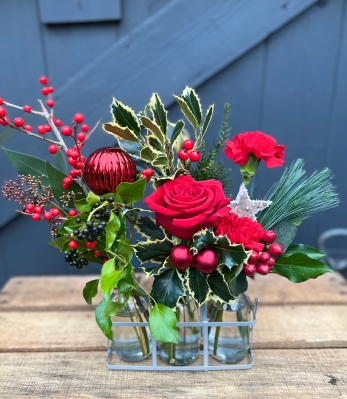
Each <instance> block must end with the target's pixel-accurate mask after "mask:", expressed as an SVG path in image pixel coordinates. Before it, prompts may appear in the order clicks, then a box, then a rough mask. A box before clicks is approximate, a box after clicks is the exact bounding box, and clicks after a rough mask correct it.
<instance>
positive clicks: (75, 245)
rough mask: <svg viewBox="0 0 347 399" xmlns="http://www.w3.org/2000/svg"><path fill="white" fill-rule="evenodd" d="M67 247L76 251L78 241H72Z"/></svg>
mask: <svg viewBox="0 0 347 399" xmlns="http://www.w3.org/2000/svg"><path fill="white" fill-rule="evenodd" d="M67 246H68V247H69V248H70V249H76V248H77V247H78V243H77V242H76V241H74V240H71V241H70V242H69V243H68V244H67Z"/></svg>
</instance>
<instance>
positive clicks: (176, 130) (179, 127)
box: [170, 120, 184, 145]
mask: <svg viewBox="0 0 347 399" xmlns="http://www.w3.org/2000/svg"><path fill="white" fill-rule="evenodd" d="M183 129H184V122H183V121H182V120H179V121H178V122H177V123H176V125H175V126H174V128H173V132H172V136H171V140H170V142H171V145H174V144H175V142H176V141H177V140H178V139H179V137H180V135H181V133H182V132H183Z"/></svg>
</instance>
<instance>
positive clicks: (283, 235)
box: [271, 220, 297, 251]
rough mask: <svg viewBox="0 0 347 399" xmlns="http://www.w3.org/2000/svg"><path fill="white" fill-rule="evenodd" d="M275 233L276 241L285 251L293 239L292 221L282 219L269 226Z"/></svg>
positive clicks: (294, 229) (294, 230)
mask: <svg viewBox="0 0 347 399" xmlns="http://www.w3.org/2000/svg"><path fill="white" fill-rule="evenodd" d="M271 230H273V231H274V232H275V233H276V235H277V238H276V242H278V243H279V244H281V245H282V247H283V250H284V251H286V249H287V248H288V246H289V244H290V243H291V242H292V241H293V239H294V237H295V235H296V230H297V228H296V226H295V225H294V224H293V223H290V222H287V221H285V220H282V221H281V222H279V223H277V224H275V226H273V227H272V228H271Z"/></svg>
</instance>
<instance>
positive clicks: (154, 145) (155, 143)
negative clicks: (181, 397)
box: [147, 135, 164, 155]
mask: <svg viewBox="0 0 347 399" xmlns="http://www.w3.org/2000/svg"><path fill="white" fill-rule="evenodd" d="M147 141H148V146H149V148H150V149H151V150H152V151H153V152H154V153H155V154H158V155H162V154H163V153H164V148H163V146H162V144H161V142H160V141H159V140H158V139H157V138H156V137H154V136H153V135H150V136H148V137H147Z"/></svg>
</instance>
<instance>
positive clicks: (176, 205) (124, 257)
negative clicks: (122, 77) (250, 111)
mask: <svg viewBox="0 0 347 399" xmlns="http://www.w3.org/2000/svg"><path fill="white" fill-rule="evenodd" d="M40 82H41V83H42V84H43V85H44V87H43V88H42V94H43V95H45V96H48V99H47V101H46V105H47V107H48V108H50V109H51V110H50V111H47V109H46V106H45V105H44V104H43V102H42V101H39V103H40V111H35V110H33V109H32V108H31V107H30V106H28V105H25V106H24V107H19V106H15V105H13V104H10V103H8V102H5V101H4V100H3V99H1V98H0V124H1V125H3V126H5V127H6V126H7V127H11V128H15V129H17V130H19V131H20V132H22V133H24V134H27V135H29V136H32V137H34V138H37V139H41V140H45V141H46V142H47V144H48V145H49V146H48V152H49V153H50V154H52V159H50V160H49V161H43V160H41V159H38V158H35V157H32V156H30V155H26V154H22V153H18V152H15V151H11V150H9V149H4V151H5V153H6V155H7V156H8V158H9V160H10V161H11V162H12V164H13V166H14V167H15V168H16V169H17V170H18V172H19V174H20V175H19V177H18V178H17V180H15V181H12V180H9V181H8V182H6V183H5V184H4V186H3V189H2V192H3V195H4V196H5V197H6V198H8V199H12V200H15V201H17V202H18V203H19V204H20V205H21V207H22V208H21V210H19V212H20V213H22V214H23V215H26V216H27V217H31V218H32V219H33V220H34V221H40V220H42V219H43V220H46V221H47V222H48V226H49V228H50V230H51V237H52V240H51V241H50V242H49V244H50V245H52V246H53V247H55V248H57V249H58V250H60V252H61V253H62V255H63V257H65V261H66V262H68V263H69V264H70V265H71V266H73V267H77V268H79V269H80V268H83V267H84V266H86V265H88V263H90V262H95V263H99V264H100V267H101V275H100V279H98V280H93V281H90V282H88V283H87V284H86V286H85V288H84V291H83V295H84V298H85V300H86V301H87V302H88V303H89V304H91V303H92V299H93V298H94V297H95V296H96V294H97V292H98V289H99V287H100V289H101V290H102V292H103V299H102V301H101V302H100V303H99V304H98V306H97V308H96V312H95V316H96V321H97V323H98V325H99V327H100V328H101V330H102V331H103V333H104V334H105V336H106V337H108V338H109V339H111V340H112V322H111V318H112V317H114V316H115V315H117V314H119V313H120V312H122V310H123V308H124V306H125V304H126V303H127V302H128V301H129V300H130V299H131V300H134V301H136V302H137V303H140V302H139V298H140V297H143V296H147V297H149V298H150V301H151V304H152V308H151V310H150V312H149V318H148V320H149V325H150V330H151V333H152V335H153V336H154V337H155V338H156V339H157V340H158V341H162V342H173V343H178V342H179V339H178V334H177V329H176V323H177V319H176V314H175V312H174V310H175V308H176V307H177V306H178V304H179V303H180V301H184V300H186V299H187V298H193V299H194V300H195V301H196V302H197V303H198V304H199V305H202V304H204V303H206V302H207V301H210V300H213V301H215V302H217V303H221V304H231V303H233V301H235V300H236V299H237V296H238V295H239V294H241V293H243V292H245V291H246V290H247V278H252V277H253V276H254V275H255V274H256V273H257V274H259V275H263V276H266V275H267V274H268V273H277V274H279V275H281V276H283V277H285V278H287V279H289V280H290V281H292V282H294V283H300V282H303V281H306V280H307V279H310V278H316V277H317V276H319V275H321V274H323V273H326V272H331V271H332V270H331V269H330V268H329V267H328V266H327V265H326V264H324V263H323V262H321V261H320V260H319V259H320V258H322V257H323V256H324V254H322V253H320V252H319V251H317V250H316V249H314V248H311V247H309V246H306V245H304V244H294V243H293V242H292V241H293V239H294V238H295V235H296V231H297V228H298V227H299V225H300V224H301V223H302V221H303V220H304V219H306V218H307V217H309V215H310V214H312V213H313V212H316V211H321V210H324V209H328V208H331V207H334V206H336V205H337V204H338V198H337V195H336V193H335V192H334V188H333V186H332V184H331V182H330V180H329V179H330V171H329V170H328V169H327V168H326V169H323V170H322V171H320V172H315V173H313V174H312V175H311V176H309V177H306V176H305V171H304V170H303V162H302V160H297V161H296V162H294V163H293V164H292V165H291V166H289V167H288V168H287V169H285V171H284V173H283V176H282V178H281V179H280V180H279V181H278V182H277V183H275V184H274V185H273V187H272V188H271V189H270V191H269V192H268V194H267V195H266V197H265V198H264V199H262V200H256V199H253V198H252V190H248V189H247V186H248V184H249V183H250V181H251V179H252V178H253V176H254V175H255V174H256V173H257V169H258V166H259V164H260V162H261V161H262V160H263V161H264V163H265V165H266V167H267V168H269V169H271V168H275V167H280V166H282V165H283V163H284V153H285V147H284V146H283V145H278V144H277V142H276V140H275V139H274V138H273V137H271V136H268V135H266V134H264V133H262V132H259V131H256V132H246V133H241V134H238V135H236V136H234V137H233V138H232V140H228V136H229V132H230V129H229V128H228V124H227V118H228V113H229V107H228V105H226V106H225V118H224V121H223V123H222V126H221V130H220V133H219V135H218V137H217V141H216V144H215V147H214V148H213V149H212V150H208V149H207V148H206V144H205V135H206V133H207V130H208V127H209V124H210V121H211V118H212V115H213V110H214V106H213V105H212V106H210V107H209V108H208V109H207V112H206V114H203V112H202V107H201V104H200V100H199V98H198V96H197V94H196V92H195V91H194V90H193V89H191V88H188V87H187V88H186V89H185V90H184V91H183V93H182V94H181V95H180V96H175V98H176V100H177V103H178V105H179V107H180V109H181V111H182V112H183V115H184V118H185V120H186V121H183V120H179V121H178V122H176V123H171V122H169V121H168V118H167V111H166V110H165V108H164V105H163V103H162V101H161V100H160V97H159V96H158V94H153V96H152V98H151V99H150V102H149V103H148V104H147V105H146V106H145V108H144V110H143V111H142V112H140V113H138V114H136V113H135V112H134V111H133V110H132V109H131V108H129V107H128V106H126V105H124V104H122V103H121V102H120V101H119V100H117V99H114V100H113V102H112V104H111V114H112V117H113V120H112V121H111V122H110V123H105V124H103V126H102V127H103V129H104V131H105V132H107V133H108V134H111V135H112V136H114V138H115V142H117V145H116V146H115V147H108V148H100V149H96V150H95V151H94V152H93V153H92V154H90V155H89V157H87V158H86V157H85V156H84V155H82V151H83V145H84V143H85V141H86V140H87V139H88V138H89V137H90V134H91V133H92V132H93V131H90V129H89V126H88V125H87V124H85V123H84V116H83V115H82V114H79V113H77V114H75V115H74V117H73V121H72V125H71V126H69V125H66V126H62V122H61V121H60V120H59V119H56V118H55V117H54V116H53V106H54V101H53V100H52V98H51V93H52V92H53V91H54V88H53V87H50V86H48V80H47V78H46V77H42V78H40ZM8 107H15V108H17V109H19V110H21V111H23V112H24V113H25V112H26V113H31V114H35V115H37V116H39V117H41V118H43V119H44V124H42V125H39V126H38V127H37V132H38V134H35V133H32V127H31V126H30V125H27V124H25V122H24V119H23V118H21V117H17V118H15V119H14V120H13V121H12V122H11V121H10V120H9V118H8V117H7V111H6V109H7V108H8ZM187 122H188V124H189V125H190V126H189V128H187V129H186V123H187ZM189 129H190V132H191V133H192V134H191V136H189V131H188V130H189ZM190 137H191V138H190ZM65 140H70V141H71V144H69V145H68V144H67V143H66V142H65ZM223 149H224V155H225V157H226V158H227V159H228V160H226V162H229V163H230V160H231V161H232V162H233V163H235V164H237V165H238V166H239V169H240V172H241V175H242V180H243V183H242V185H241V187H240V188H239V190H238V192H237V193H235V194H236V195H235V196H234V197H233V198H231V196H230V195H229V189H230V184H231V179H230V170H229V169H226V167H225V166H224V164H223V163H221V162H218V161H217V156H218V154H219V152H220V151H221V150H223ZM53 158H54V159H53ZM54 160H55V165H56V166H53V165H52V163H53V161H54ZM66 162H67V163H66ZM67 164H68V165H70V166H71V167H72V168H71V170H70V171H69V172H68V170H67V167H66V166H67ZM230 164H231V163H230ZM147 186H149V188H150V189H152V190H153V192H152V193H150V194H149V195H147V194H145V189H146V187H147ZM142 200H143V202H144V203H145V204H146V206H147V207H148V209H143V207H144V206H143V205H142V203H140V204H137V203H139V202H140V201H142ZM149 212H150V213H152V214H154V219H153V218H152V217H151V216H149ZM135 229H136V231H137V232H138V233H140V234H141V235H142V236H143V240H142V241H138V242H136V243H134V242H133V234H134V230H135ZM134 257H136V258H138V259H139V260H140V263H141V265H142V268H143V270H144V271H145V273H146V275H147V276H148V277H149V276H154V280H153V285H152V289H151V292H145V290H144V289H143V288H142V287H140V286H139V283H138V281H137V280H136V276H135V269H134V266H133V263H132V262H133V259H134ZM115 290H116V295H114V292H115ZM140 304H141V303H140Z"/></svg>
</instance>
